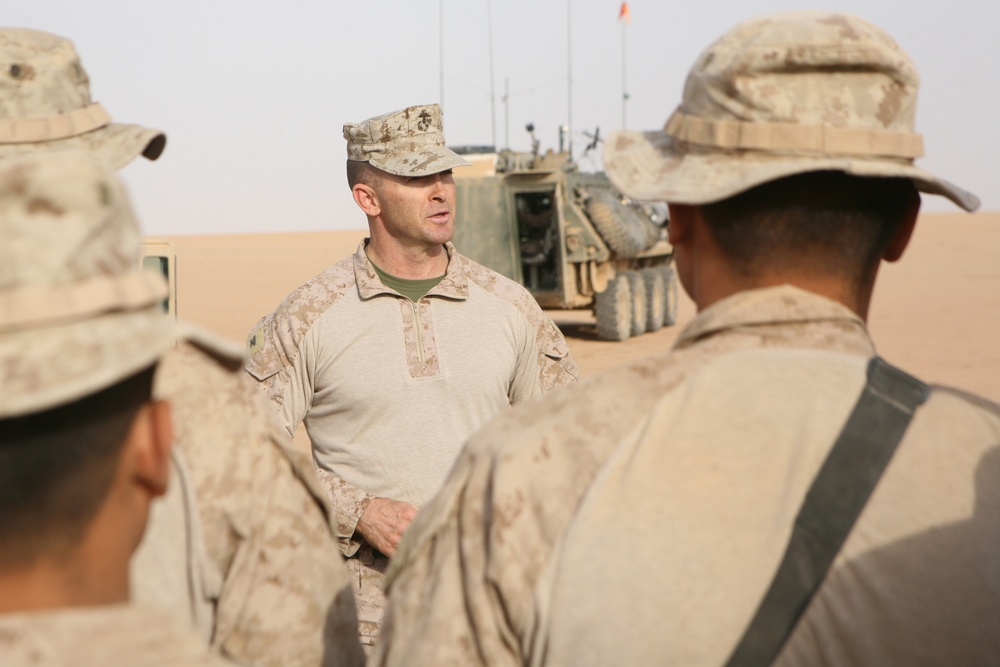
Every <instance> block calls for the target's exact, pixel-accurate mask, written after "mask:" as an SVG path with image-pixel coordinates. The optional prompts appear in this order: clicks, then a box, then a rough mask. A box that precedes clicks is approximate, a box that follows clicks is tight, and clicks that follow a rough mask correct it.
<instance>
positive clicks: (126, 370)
mask: <svg viewBox="0 0 1000 667" xmlns="http://www.w3.org/2000/svg"><path fill="white" fill-rule="evenodd" d="M0 238H3V243H0V387H2V391H0V418H3V417H11V416H16V415H22V414H27V413H31V412H37V411H39V410H43V409H46V408H50V407H55V406H58V405H61V404H64V403H68V402H70V401H73V400H76V399H79V398H82V397H83V396H86V395H88V394H91V393H94V392H95V391H99V390H101V389H103V388H105V387H109V386H111V385H112V384H114V383H115V382H118V381H120V380H123V379H125V378H126V377H128V376H130V375H133V374H134V373H136V372H138V371H140V370H142V369H143V368H145V367H147V366H149V365H150V364H152V363H153V362H154V361H156V360H157V359H158V358H159V357H160V356H161V355H163V354H164V353H165V352H166V351H167V350H168V349H170V348H172V347H173V345H174V341H175V334H176V327H175V324H174V322H173V321H172V320H171V319H170V318H169V317H167V316H166V315H165V314H164V313H163V311H162V307H161V302H162V300H163V298H164V297H165V296H166V294H167V288H166V284H165V283H164V281H163V279H162V277H160V276H159V275H158V274H156V273H144V272H142V271H141V270H140V269H139V261H140V236H139V229H138V227H137V225H136V222H135V219H134V217H133V215H132V210H131V208H130V206H129V202H128V200H127V198H126V195H125V191H124V189H123V188H122V186H121V185H120V183H119V182H118V180H117V179H116V178H115V175H114V172H112V171H111V170H110V168H109V166H108V165H106V164H104V163H102V162H100V161H99V160H97V159H96V158H94V157H92V156H90V155H87V154H84V153H80V152H77V151H65V152H60V153H39V154H36V155H30V156H18V157H12V158H9V159H5V160H0Z"/></svg>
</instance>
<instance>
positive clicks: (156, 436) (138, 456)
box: [129, 400, 174, 496]
mask: <svg viewBox="0 0 1000 667" xmlns="http://www.w3.org/2000/svg"><path fill="white" fill-rule="evenodd" d="M129 439H130V446H131V447H132V451H133V453H134V459H133V460H134V461H135V476H136V479H137V481H138V482H139V483H140V484H141V485H142V486H144V487H145V488H146V489H148V491H149V493H150V495H151V496H162V495H163V494H164V493H166V492H167V481H168V480H169V478H170V448H171V447H172V446H173V439H174V426H173V421H172V415H171V412H170V404H169V403H167V402H166V401H156V400H154V401H150V402H148V403H146V404H145V405H143V406H142V407H141V408H139V412H138V414H137V415H136V417H135V421H134V422H133V423H132V430H131V432H130V433H129Z"/></svg>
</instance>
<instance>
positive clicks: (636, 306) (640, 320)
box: [623, 271, 649, 336]
mask: <svg viewBox="0 0 1000 667" xmlns="http://www.w3.org/2000/svg"><path fill="white" fill-rule="evenodd" d="M623 273H624V275H625V276H626V277H627V278H628V282H629V287H630V288H631V290H632V326H631V330H632V335H633V336H640V335H642V334H644V333H646V320H647V319H648V317H649V309H648V308H646V281H645V280H643V279H642V275H641V274H640V273H639V272H638V271H623Z"/></svg>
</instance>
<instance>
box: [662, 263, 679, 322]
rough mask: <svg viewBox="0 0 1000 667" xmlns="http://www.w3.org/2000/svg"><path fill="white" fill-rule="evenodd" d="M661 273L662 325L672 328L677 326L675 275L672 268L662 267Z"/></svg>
mask: <svg viewBox="0 0 1000 667" xmlns="http://www.w3.org/2000/svg"><path fill="white" fill-rule="evenodd" d="M660 270H661V271H662V272H663V288H664V289H663V297H664V308H663V325H664V326H667V327H669V326H673V325H674V324H677V298H678V297H677V273H676V272H675V271H674V267H673V266H664V267H662V268H661V269H660Z"/></svg>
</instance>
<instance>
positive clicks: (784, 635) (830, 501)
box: [727, 357, 929, 667]
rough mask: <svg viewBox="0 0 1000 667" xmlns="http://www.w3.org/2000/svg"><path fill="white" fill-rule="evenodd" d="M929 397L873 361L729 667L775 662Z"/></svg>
mask: <svg viewBox="0 0 1000 667" xmlns="http://www.w3.org/2000/svg"><path fill="white" fill-rule="evenodd" d="M928 392H929V388H928V386H927V385H925V384H924V383H923V382H920V381H919V380H917V379H916V378H913V377H911V376H909V375H907V374H906V373H904V372H902V371H900V370H898V369H896V368H893V367H892V366H890V365H888V364H887V363H885V362H884V361H882V360H881V359H880V358H878V357H873V358H872V359H871V361H869V363H868V382H867V384H866V385H865V389H864V391H863V392H862V393H861V398H859V399H858V403H857V405H855V406H854V411H853V412H852V413H851V415H850V417H849V418H848V419H847V422H846V423H845V424H844V429H843V430H842V431H841V433H840V437H838V438H837V441H836V443H834V445H833V448H832V449H831V450H830V453H829V454H828V455H827V458H826V461H825V462H824V463H823V466H822V468H820V471H819V473H818V474H817V475H816V479H815V480H814V481H813V484H812V487H811V488H810V489H809V492H808V493H807V494H806V497H805V500H804V501H803V503H802V507H801V509H800V510H799V514H798V516H797V517H796V519H795V525H794V527H793V528H792V536H791V538H790V540H789V543H788V548H787V549H786V551H785V556H784V558H783V559H782V561H781V565H780V566H779V567H778V572H777V574H775V576H774V580H773V581H772V582H771V587H770V589H768V591H767V594H766V595H765V596H764V599H763V600H762V601H761V604H760V607H758V609H757V614H756V615H755V616H754V618H753V620H751V622H750V624H749V626H748V627H747V630H746V632H745V633H744V635H743V638H742V639H741V640H740V643H739V644H738V645H737V647H736V650H735V651H733V653H732V655H731V656H730V658H729V662H728V663H727V667H750V666H761V667H763V666H764V665H770V664H771V663H772V662H773V661H774V659H775V657H777V655H778V653H779V652H780V651H781V648H782V647H783V646H784V644H785V641H786V640H787V639H788V637H789V635H790V634H791V633H792V630H793V629H794V628H795V625H796V623H798V620H799V617H800V616H802V614H803V612H805V610H806V608H807V607H808V605H809V601H810V600H811V599H812V596H813V594H814V593H815V592H816V589H818V588H819V585H820V583H821V582H822V581H823V578H824V577H825V576H826V573H827V570H829V569H830V565H831V564H832V563H833V560H834V558H836V556H837V553H838V552H839V551H840V548H841V547H842V546H843V544H844V542H845V540H846V539H847V535H848V534H849V533H850V532H851V528H852V527H853V526H854V522H855V521H856V520H857V518H858V516H859V515H860V514H861V510H862V509H863V508H864V506H865V503H866V502H867V501H868V498H869V496H870V495H871V493H872V491H873V490H874V489H875V485H876V484H878V480H879V478H880V477H881V476H882V472H883V471H884V470H885V467H886V466H887V465H888V464H889V460H890V459H891V458H892V455H893V452H895V451H896V446H897V445H898V444H899V441H900V440H901V439H902V437H903V433H904V432H905V431H906V428H907V426H909V423H910V419H911V418H912V417H913V412H914V411H915V410H916V408H917V406H919V405H920V404H921V403H923V402H924V400H926V398H927V395H928Z"/></svg>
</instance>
